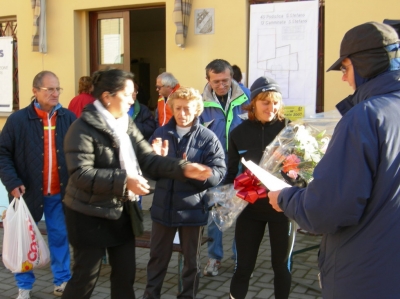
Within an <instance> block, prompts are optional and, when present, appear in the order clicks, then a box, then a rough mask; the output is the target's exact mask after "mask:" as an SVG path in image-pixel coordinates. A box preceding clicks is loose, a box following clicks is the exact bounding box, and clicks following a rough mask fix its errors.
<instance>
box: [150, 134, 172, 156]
mask: <svg viewBox="0 0 400 299" xmlns="http://www.w3.org/2000/svg"><path fill="white" fill-rule="evenodd" d="M151 146H152V147H153V151H154V152H155V153H156V154H157V155H160V156H163V157H165V156H166V155H168V147H169V144H168V140H164V141H163V140H162V139H161V138H155V139H154V140H153V142H152V143H151Z"/></svg>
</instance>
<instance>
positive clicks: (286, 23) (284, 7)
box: [248, 1, 319, 117]
mask: <svg viewBox="0 0 400 299" xmlns="http://www.w3.org/2000/svg"><path fill="white" fill-rule="evenodd" d="M318 7H319V1H301V2H285V3H269V4H255V5H251V6H250V34H249V39H250V40H249V82H248V83H249V86H251V84H252V83H253V82H254V81H255V80H256V79H257V78H259V77H261V76H267V77H271V78H273V79H275V80H276V81H277V82H278V84H279V85H280V87H281V91H282V95H283V103H284V105H285V106H300V107H304V110H303V111H302V113H303V117H304V116H309V115H311V114H315V106H316V90H317V61H318Z"/></svg>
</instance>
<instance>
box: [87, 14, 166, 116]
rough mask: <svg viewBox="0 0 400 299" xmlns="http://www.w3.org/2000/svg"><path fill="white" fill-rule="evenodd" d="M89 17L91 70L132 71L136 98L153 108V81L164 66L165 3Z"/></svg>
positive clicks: (154, 100) (156, 97) (155, 98)
mask: <svg viewBox="0 0 400 299" xmlns="http://www.w3.org/2000/svg"><path fill="white" fill-rule="evenodd" d="M89 16H90V72H91V73H93V72H94V71H96V70H99V69H103V68H105V67H114V68H120V69H123V70H126V71H131V72H132V73H134V75H135V80H136V81H137V83H138V84H139V86H140V88H139V94H138V100H139V101H140V102H141V103H142V104H145V105H147V106H148V107H149V108H150V109H151V110H154V109H155V108H156V106H157V99H158V93H157V91H156V90H155V87H154V84H155V81H156V77H157V76H158V74H159V73H161V72H163V71H165V67H166V48H165V44H166V31H165V30H166V27H165V6H160V7H151V8H139V9H127V10H124V11H121V10H118V11H109V12H105V11H99V12H91V13H90V15H89ZM116 57H117V58H118V59H117V58H116Z"/></svg>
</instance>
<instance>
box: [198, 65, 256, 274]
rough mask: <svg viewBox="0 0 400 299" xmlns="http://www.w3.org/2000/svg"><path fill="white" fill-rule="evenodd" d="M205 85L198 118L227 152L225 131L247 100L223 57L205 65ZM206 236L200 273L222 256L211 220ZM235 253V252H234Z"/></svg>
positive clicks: (210, 270)
mask: <svg viewBox="0 0 400 299" xmlns="http://www.w3.org/2000/svg"><path fill="white" fill-rule="evenodd" d="M206 79H207V81H208V83H207V85H206V86H205V88H204V91H203V101H204V111H203V113H202V114H201V115H200V122H201V123H202V124H203V125H204V126H206V127H207V128H209V129H210V130H211V131H213V132H214V133H215V134H216V135H217V137H218V139H219V140H220V141H221V144H222V146H223V147H224V150H225V157H228V154H227V148H228V145H227V142H228V134H229V133H230V132H231V131H232V130H233V129H234V128H235V127H236V126H238V125H239V124H240V123H241V122H242V121H243V120H245V119H247V112H246V111H244V110H242V106H243V105H248V104H249V99H248V97H247V96H246V95H245V94H244V92H243V90H242V89H241V88H240V86H239V84H238V83H237V82H236V81H235V80H234V79H233V69H232V66H231V65H230V63H229V62H228V61H226V60H223V59H215V60H213V61H211V62H210V63H209V64H208V65H207V66H206ZM208 236H209V237H210V238H212V239H213V241H211V242H209V243H208V257H209V260H208V263H207V265H206V267H205V269H204V271H203V274H204V275H207V276H216V275H218V270H219V268H220V267H221V260H222V258H223V247H222V232H221V231H220V230H219V229H218V227H217V226H216V224H215V223H214V222H213V221H212V222H211V224H209V225H208ZM234 255H235V252H234Z"/></svg>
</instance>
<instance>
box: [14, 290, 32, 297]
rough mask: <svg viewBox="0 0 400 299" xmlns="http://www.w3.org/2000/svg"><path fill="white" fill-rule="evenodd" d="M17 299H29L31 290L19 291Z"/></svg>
mask: <svg viewBox="0 0 400 299" xmlns="http://www.w3.org/2000/svg"><path fill="white" fill-rule="evenodd" d="M17 299H31V290H23V289H19V290H18V297H17Z"/></svg>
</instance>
